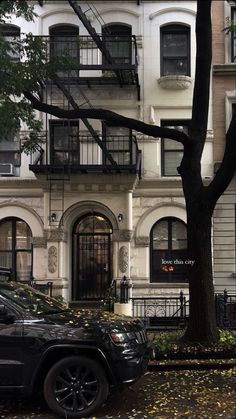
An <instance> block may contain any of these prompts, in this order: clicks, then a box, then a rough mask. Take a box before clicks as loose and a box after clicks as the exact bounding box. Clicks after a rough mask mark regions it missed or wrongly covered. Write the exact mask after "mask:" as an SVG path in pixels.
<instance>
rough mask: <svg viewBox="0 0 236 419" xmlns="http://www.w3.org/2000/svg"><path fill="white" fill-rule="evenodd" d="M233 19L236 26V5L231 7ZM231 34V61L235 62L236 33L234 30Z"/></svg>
mask: <svg viewBox="0 0 236 419" xmlns="http://www.w3.org/2000/svg"><path fill="white" fill-rule="evenodd" d="M231 21H232V22H233V23H234V27H235V28H236V7H232V9H231ZM231 36H232V38H231V61H232V62H233V63H234V62H236V33H235V32H234V33H233V32H232V35H231Z"/></svg>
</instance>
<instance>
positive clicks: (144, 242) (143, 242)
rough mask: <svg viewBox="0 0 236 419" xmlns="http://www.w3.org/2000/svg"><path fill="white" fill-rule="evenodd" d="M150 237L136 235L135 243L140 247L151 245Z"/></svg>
mask: <svg viewBox="0 0 236 419" xmlns="http://www.w3.org/2000/svg"><path fill="white" fill-rule="evenodd" d="M149 243H150V240H149V237H135V244H136V246H137V247H138V246H139V247H149Z"/></svg>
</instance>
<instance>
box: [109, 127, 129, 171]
mask: <svg viewBox="0 0 236 419" xmlns="http://www.w3.org/2000/svg"><path fill="white" fill-rule="evenodd" d="M133 139H134V136H132V130H131V129H129V128H125V127H112V126H110V127H108V126H106V125H105V124H103V141H104V142H105V144H106V148H107V150H108V152H109V154H110V155H111V156H112V158H113V159H114V161H115V162H116V163H117V164H119V165H122V166H123V165H132V164H134V162H135V158H136V157H135V150H134V143H133ZM103 158H104V164H105V165H109V164H111V163H110V161H109V160H108V159H107V157H106V156H105V155H103Z"/></svg>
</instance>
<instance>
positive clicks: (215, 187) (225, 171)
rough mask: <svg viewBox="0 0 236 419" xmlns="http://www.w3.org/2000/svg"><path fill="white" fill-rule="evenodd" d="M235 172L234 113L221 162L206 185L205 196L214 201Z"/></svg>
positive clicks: (235, 133)
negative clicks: (211, 179)
mask: <svg viewBox="0 0 236 419" xmlns="http://www.w3.org/2000/svg"><path fill="white" fill-rule="evenodd" d="M235 173H236V113H235V114H234V116H233V117H232V120H231V123H230V126H229V129H228V131H227V134H226V144H225V152H224V157H223V160H222V163H221V165H220V167H219V169H218V171H217V173H216V175H215V177H214V179H213V181H212V182H211V183H210V185H209V186H208V187H207V197H208V198H209V199H211V200H214V201H215V202H216V201H217V200H218V199H219V198H220V196H221V195H222V194H223V193H224V191H225V190H226V188H227V187H228V186H229V184H230V182H231V180H232V179H233V176H234V174H235Z"/></svg>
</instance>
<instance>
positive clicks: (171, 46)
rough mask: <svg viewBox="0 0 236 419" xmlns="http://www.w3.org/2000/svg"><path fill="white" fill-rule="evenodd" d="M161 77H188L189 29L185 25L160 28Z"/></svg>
mask: <svg viewBox="0 0 236 419" xmlns="http://www.w3.org/2000/svg"><path fill="white" fill-rule="evenodd" d="M160 50H161V76H169V75H185V76H190V29H189V27H188V26H185V25H166V26H162V27H161V45H160Z"/></svg>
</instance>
